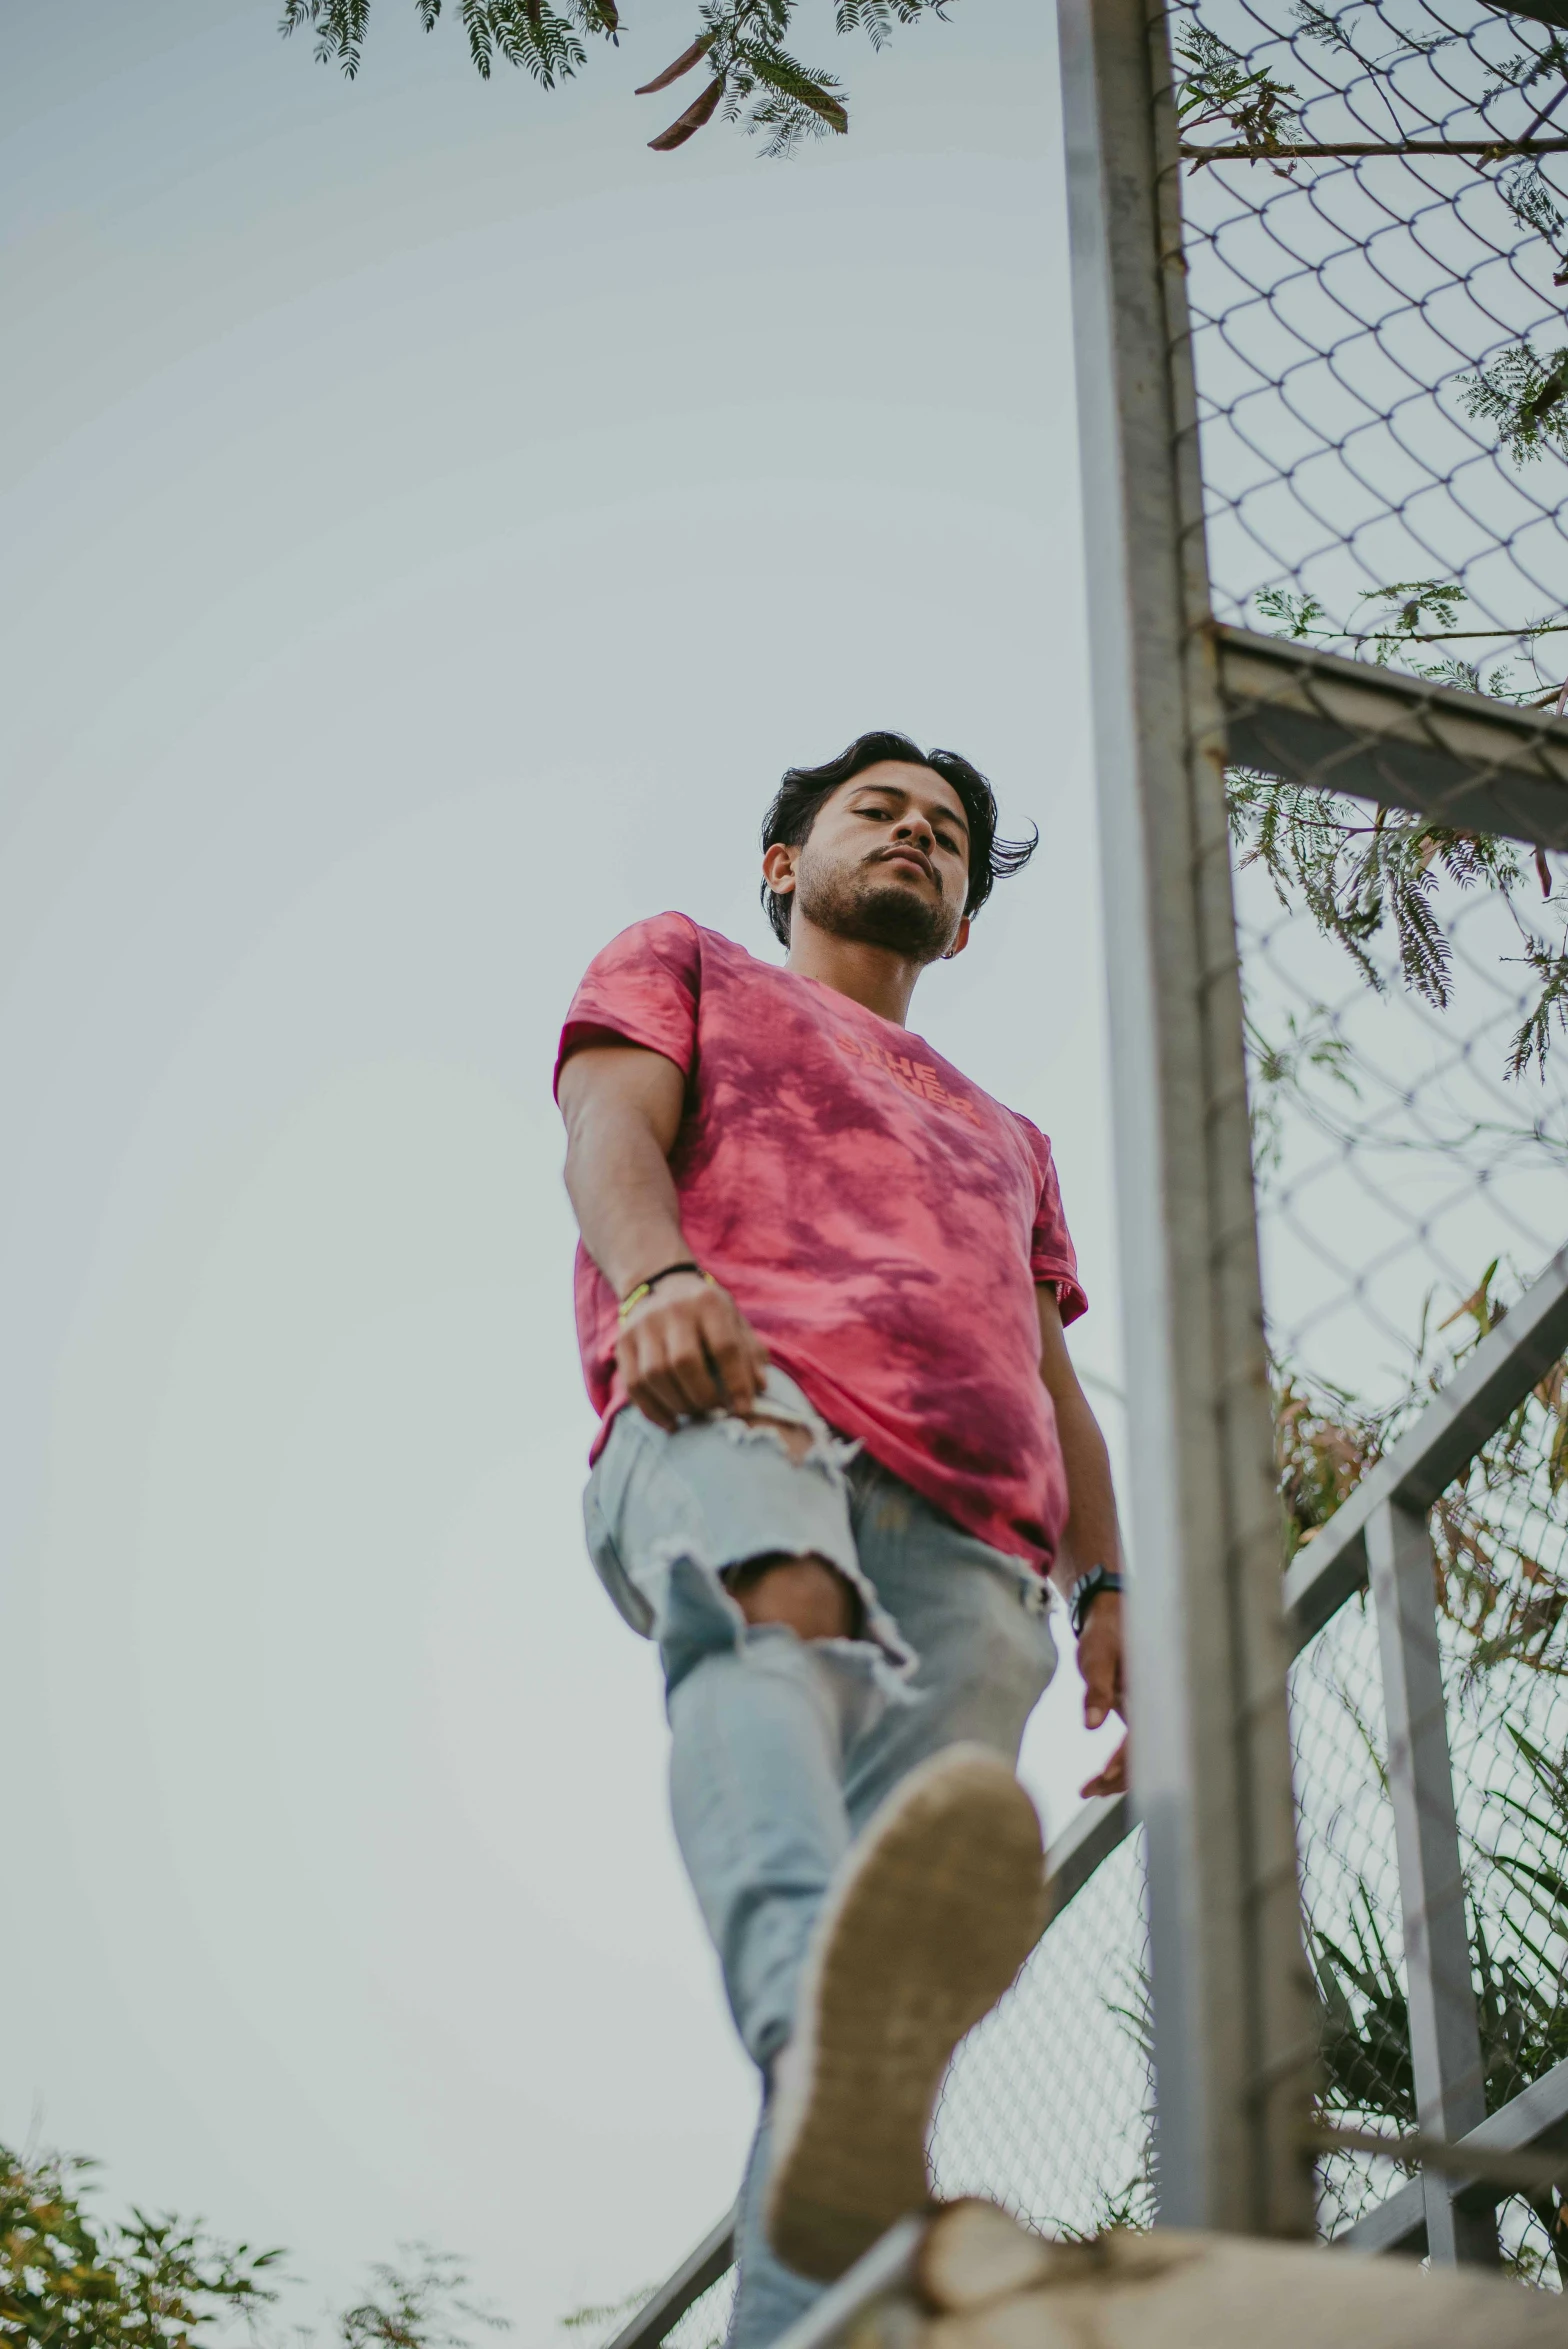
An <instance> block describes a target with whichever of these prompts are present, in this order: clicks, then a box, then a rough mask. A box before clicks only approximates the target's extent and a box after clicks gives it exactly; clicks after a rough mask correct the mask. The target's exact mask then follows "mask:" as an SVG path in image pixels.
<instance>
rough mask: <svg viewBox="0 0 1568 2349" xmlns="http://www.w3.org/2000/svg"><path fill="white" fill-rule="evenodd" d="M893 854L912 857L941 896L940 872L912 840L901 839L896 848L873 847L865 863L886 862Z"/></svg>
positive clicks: (877, 863)
mask: <svg viewBox="0 0 1568 2349" xmlns="http://www.w3.org/2000/svg"><path fill="white" fill-rule="evenodd" d="M893 856H912V857H914V858H915V860H916V862H917V863H918V864H919V865H920V867H921V869H922V870H923V871H924V873H925V876H926V879H927V880H928V881H930V882H933V883H934V884H935V887H936V893H937V895H938V897H940V896H941V894H942V876H941V874H940V873H939V872H938V871H937V869H936V867H935V865H934V864H933V863H932V862H931V859H930V858H929V857H928V856H927V854H926V852H925V850H924V849H923V848H917V847H916V846H915V844H914V842H913V841H912V840H905V841H901V842H900V843H899V844H898V846H897V847H896V848H874V849H873V850H872V852H871V854H870V855H869V856H868V857H867V858H866V863H867V864H868V865H880V864H886V862H887V860H888V858H889V857H893Z"/></svg>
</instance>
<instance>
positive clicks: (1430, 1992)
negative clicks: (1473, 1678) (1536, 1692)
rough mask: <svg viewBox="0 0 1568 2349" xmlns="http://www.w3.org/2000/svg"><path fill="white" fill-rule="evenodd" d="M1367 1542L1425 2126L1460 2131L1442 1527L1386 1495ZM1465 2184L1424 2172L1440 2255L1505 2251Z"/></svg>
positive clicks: (1470, 2043) (1477, 2042)
mask: <svg viewBox="0 0 1568 2349" xmlns="http://www.w3.org/2000/svg"><path fill="white" fill-rule="evenodd" d="M1366 1544H1367V1565H1368V1568H1369V1571H1370V1579H1371V1584H1372V1598H1373V1604H1374V1606H1375V1607H1376V1610H1377V1634H1378V1652H1379V1658H1380V1661H1381V1664H1382V1676H1383V1702H1384V1707H1385V1710H1386V1713H1387V1718H1388V1784H1389V1795H1390V1798H1391V1800H1392V1802H1393V1806H1394V1837H1395V1844H1396V1848H1397V1851H1398V1854H1399V1895H1400V1906H1401V1909H1402V1911H1403V1916H1404V1928H1405V1981H1406V1986H1407V1996H1408V2000H1409V2013H1410V2058H1411V2066H1412V2069H1413V2072H1414V2075H1415V2091H1416V2112H1417V2117H1418V2119H1419V2121H1420V2124H1421V2128H1422V2130H1423V2131H1424V2132H1425V2133H1426V2134H1428V2135H1429V2136H1433V2137H1445V2138H1450V2139H1452V2138H1455V2137H1462V2136H1464V2134H1465V2133H1466V2131H1467V2130H1470V2129H1474V2128H1476V2127H1478V2126H1479V2125H1480V2123H1481V2122H1482V2121H1483V2120H1485V2118H1486V2076H1485V2072H1484V2070H1483V2067H1482V2062H1481V2035H1480V2031H1479V2028H1478V2026H1477V2021H1476V2003H1475V1987H1474V1984H1473V1982H1472V1979H1471V1973H1470V1942H1469V1936H1468V1934H1467V1932H1466V1929H1465V1887H1464V1875H1463V1871H1462V1868H1461V1866H1460V1859H1459V1829H1458V1824H1457V1822H1456V1819H1455V1816H1454V1780H1453V1767H1452V1764H1451V1762H1450V1759H1449V1752H1448V1715H1447V1712H1446V1710H1445V1708H1444V1704H1443V1667H1442V1658H1441V1655H1440V1654H1439V1651H1438V1644H1437V1610H1436V1606H1435V1603H1434V1598H1433V1572H1432V1537H1431V1534H1430V1532H1429V1531H1428V1529H1427V1522H1426V1518H1425V1515H1424V1514H1421V1513H1418V1512H1416V1511H1413V1510H1409V1509H1401V1508H1400V1507H1399V1505H1398V1504H1397V1502H1394V1501H1384V1502H1383V1503H1382V1504H1381V1505H1380V1506H1379V1507H1378V1508H1376V1509H1375V1510H1374V1511H1373V1512H1372V1515H1371V1517H1370V1518H1369V1519H1368V1521H1367V1531H1366ZM1454 2183H1455V2181H1454V2180H1453V2179H1451V2178H1450V2179H1444V2178H1442V2177H1440V2176H1439V2175H1438V2174H1437V2172H1436V2171H1435V2170H1428V2171H1427V2172H1426V2174H1425V2177H1424V2179H1423V2194H1424V2199H1425V2203H1426V2239H1427V2250H1428V2252H1429V2254H1430V2256H1431V2257H1432V2258H1433V2259H1435V2260H1442V2261H1453V2260H1458V2259H1464V2260H1477V2261H1485V2260H1495V2259H1496V2257H1497V2222H1496V2219H1495V2218H1494V2217H1493V2214H1492V2212H1491V2211H1490V2210H1466V2209H1464V2208H1463V2207H1461V2206H1460V2205H1458V2204H1456V2203H1455V2202H1454V2200H1453V2199H1452V2188H1453V2186H1454Z"/></svg>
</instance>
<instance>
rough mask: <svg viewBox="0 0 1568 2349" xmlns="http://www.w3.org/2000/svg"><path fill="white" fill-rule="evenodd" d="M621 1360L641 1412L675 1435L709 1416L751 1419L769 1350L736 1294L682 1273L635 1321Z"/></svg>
mask: <svg viewBox="0 0 1568 2349" xmlns="http://www.w3.org/2000/svg"><path fill="white" fill-rule="evenodd" d="M615 1359H616V1362H617V1364H618V1366H619V1368H620V1373H621V1378H622V1380H623V1382H624V1384H625V1387H626V1392H627V1394H628V1395H629V1396H630V1397H631V1399H632V1401H633V1402H634V1403H635V1404H636V1406H637V1408H638V1410H639V1411H641V1412H642V1413H643V1415H644V1417H645V1418H648V1419H651V1420H652V1421H653V1424H654V1426H655V1427H662V1428H663V1429H664V1430H665V1432H666V1433H667V1434H671V1433H673V1432H674V1430H675V1428H676V1426H677V1425H678V1423H679V1422H680V1421H681V1420H682V1419H685V1418H692V1417H696V1416H700V1415H701V1414H702V1413H703V1412H706V1411H734V1412H737V1413H741V1414H744V1413H746V1412H749V1411H750V1409H751V1406H752V1404H753V1403H754V1402H755V1401H756V1399H757V1396H758V1394H759V1392H760V1391H761V1387H762V1379H763V1373H764V1372H765V1371H766V1369H767V1367H768V1349H767V1347H766V1346H765V1345H764V1344H763V1342H762V1340H761V1339H760V1338H759V1337H758V1335H757V1333H756V1331H755V1330H754V1329H753V1328H752V1326H751V1324H750V1322H749V1321H748V1320H747V1319H746V1316H745V1315H744V1314H743V1313H742V1311H741V1309H740V1307H739V1306H738V1305H737V1304H736V1302H735V1300H734V1298H733V1297H732V1296H731V1295H730V1293H729V1291H728V1289H721V1288H719V1287H718V1286H717V1285H716V1283H714V1282H712V1281H705V1280H703V1279H701V1278H700V1277H699V1276H698V1274H696V1273H694V1272H678V1273H673V1274H672V1275H671V1277H670V1278H669V1279H668V1280H664V1281H660V1283H659V1285H658V1287H657V1288H656V1289H655V1290H654V1291H653V1292H652V1294H651V1295H650V1296H647V1297H645V1298H644V1299H643V1301H642V1303H641V1304H640V1305H639V1306H638V1307H637V1308H636V1310H635V1311H634V1312H633V1313H632V1314H631V1315H630V1316H629V1317H628V1319H627V1321H626V1323H625V1325H624V1327H623V1328H622V1330H621V1334H620V1337H619V1339H618V1340H617V1341H616V1347H615Z"/></svg>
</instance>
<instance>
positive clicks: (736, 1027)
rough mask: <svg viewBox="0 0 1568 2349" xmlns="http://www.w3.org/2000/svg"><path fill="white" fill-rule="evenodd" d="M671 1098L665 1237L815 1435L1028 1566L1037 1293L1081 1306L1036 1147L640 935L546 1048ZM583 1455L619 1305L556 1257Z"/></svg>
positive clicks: (805, 993) (819, 989)
mask: <svg viewBox="0 0 1568 2349" xmlns="http://www.w3.org/2000/svg"><path fill="white" fill-rule="evenodd" d="M616 1042H625V1043H632V1044H642V1045H646V1046H647V1047H648V1048H649V1050H651V1051H654V1052H660V1053H662V1054H663V1055H664V1056H665V1058H666V1059H667V1060H672V1061H674V1063H675V1065H676V1067H677V1068H679V1069H680V1070H681V1071H682V1072H683V1074H684V1076H685V1078H686V1109H685V1115H684V1117H683V1119H682V1122H681V1128H680V1132H679V1134H678V1136H677V1137H676V1142H675V1147H674V1150H673V1151H672V1152H671V1155H670V1167H671V1171H672V1173H673V1175H674V1177H675V1187H676V1189H677V1191H678V1193H679V1194H680V1207H681V1228H682V1230H683V1231H684V1232H685V1234H686V1238H687V1241H688V1243H689V1245H690V1247H691V1250H692V1253H693V1255H694V1256H695V1257H696V1259H697V1261H698V1262H699V1263H700V1264H701V1265H703V1266H704V1267H705V1269H706V1270H707V1271H709V1272H711V1273H712V1274H713V1276H714V1278H715V1279H716V1280H719V1281H722V1282H723V1284H724V1286H725V1288H726V1289H728V1290H729V1291H730V1293H731V1295H732V1296H733V1297H734V1299H735V1301H736V1303H737V1304H738V1305H739V1306H740V1308H741V1310H742V1312H743V1313H744V1314H745V1315H746V1317H747V1319H748V1320H749V1321H750V1322H751V1324H752V1326H753V1327H754V1328H755V1329H756V1330H757V1332H758V1333H759V1335H760V1336H761V1337H762V1339H763V1341H764V1343H765V1344H766V1346H767V1348H768V1351H769V1353H770V1354H771V1356H772V1358H773V1360H774V1361H775V1362H777V1363H778V1364H779V1366H780V1367H781V1369H784V1370H787V1371H788V1372H789V1374H790V1376H791V1377H792V1378H794V1379H795V1380H797V1381H798V1383H799V1384H800V1386H801V1387H802V1388H803V1389H804V1390H805V1392H806V1394H807V1395H808V1396H809V1397H810V1399H811V1401H812V1403H813V1404H814V1405H815V1406H816V1408H817V1410H818V1411H820V1412H821V1414H822V1416H823V1418H824V1419H826V1420H828V1421H829V1422H830V1423H831V1424H832V1425H833V1426H834V1427H836V1428H839V1429H841V1430H842V1431H843V1432H844V1433H845V1434H847V1435H851V1436H858V1437H859V1438H860V1440H861V1441H862V1443H863V1444H864V1445H865V1447H866V1450H867V1451H868V1452H869V1453H870V1454H871V1456H872V1458H873V1459H875V1460H879V1461H880V1462H881V1463H882V1464H883V1466H884V1467H886V1468H890V1469H891V1470H892V1471H893V1473H894V1475H896V1476H900V1477H902V1478H903V1479H904V1481H905V1482H906V1483H907V1484H911V1485H913V1486H914V1488H915V1490H916V1491H917V1492H919V1493H923V1494H924V1495H925V1497H926V1499H927V1500H929V1501H933V1502H935V1504H936V1506H937V1507H938V1508H939V1509H942V1510H945V1511H946V1513H947V1515H948V1516H949V1517H951V1518H953V1519H955V1520H956V1522H957V1523H958V1524H959V1525H961V1526H963V1527H964V1528H965V1529H966V1530H967V1531H968V1532H970V1533H974V1534H977V1535H978V1536H979V1537H980V1539H981V1540H982V1541H985V1542H989V1543H990V1544H991V1545H992V1546H993V1547H994V1548H996V1549H999V1550H1006V1551H1008V1552H1010V1553H1011V1554H1012V1555H1014V1556H1016V1557H1021V1558H1027V1559H1029V1560H1031V1561H1032V1562H1033V1563H1034V1564H1036V1565H1038V1566H1040V1567H1042V1568H1044V1567H1046V1566H1048V1565H1049V1564H1050V1562H1051V1559H1052V1557H1053V1555H1054V1553H1055V1549H1056V1543H1057V1540H1058V1537H1059V1535H1060V1533H1061V1528H1062V1524H1063V1521H1064V1519H1065V1517H1066V1514H1067V1482H1066V1477H1065V1474H1064V1472H1063V1468H1062V1457H1061V1451H1060V1448H1059V1446H1058V1443H1057V1438H1056V1422H1055V1417H1054V1414H1053V1412H1052V1408H1051V1399H1050V1396H1049V1395H1048V1394H1047V1392H1046V1390H1045V1387H1044V1386H1043V1385H1042V1383H1041V1379H1040V1331H1039V1322H1038V1318H1037V1314H1036V1308H1035V1299H1034V1289H1035V1283H1036V1282H1048V1283H1050V1284H1051V1285H1052V1286H1053V1287H1054V1288H1055V1290H1056V1293H1057V1297H1058V1299H1059V1301H1060V1304H1061V1313H1062V1319H1063V1320H1064V1321H1071V1320H1073V1319H1075V1318H1076V1316H1077V1315H1078V1314H1080V1313H1082V1311H1083V1310H1084V1306H1085V1303H1086V1299H1085V1297H1084V1293H1083V1290H1082V1289H1081V1288H1080V1286H1079V1284H1078V1271H1077V1262H1076V1259H1075V1258H1074V1255H1073V1246H1072V1242H1071V1240H1070V1239H1069V1238H1068V1236H1067V1225H1066V1223H1065V1221H1064V1220H1063V1216H1062V1204H1061V1196H1060V1193H1059V1191H1058V1189H1057V1183H1056V1173H1055V1169H1054V1167H1053V1166H1052V1163H1051V1147H1050V1144H1049V1143H1048V1142H1047V1141H1046V1139H1045V1136H1044V1135H1043V1134H1041V1133H1039V1132H1038V1131H1037V1130H1036V1128H1035V1127H1034V1126H1032V1125H1031V1124H1030V1123H1029V1121H1028V1119H1027V1118H1024V1117H1020V1116H1018V1115H1017V1114H1016V1112H1015V1111H1013V1110H1010V1109H1004V1108H1003V1107H1002V1106H1001V1104H1000V1103H999V1102H996V1101H993V1100H992V1099H991V1096H990V1095H989V1094H988V1093H983V1092H982V1091H981V1089H980V1087H979V1086H978V1085H974V1084H971V1083H970V1081H969V1079H968V1078H967V1077H965V1076H963V1075H961V1074H960V1073H959V1071H958V1070H957V1069H955V1068H953V1067H952V1066H950V1064H949V1063H948V1062H947V1061H945V1060H943V1059H942V1058H941V1056H940V1055H939V1054H938V1053H936V1052H933V1051H932V1049H931V1047H930V1045H929V1044H925V1043H923V1042H922V1041H921V1039H920V1038H919V1037H918V1036H912V1035H911V1034H910V1033H909V1031H908V1030H907V1029H906V1028H899V1027H895V1026H894V1025H893V1024H892V1022H891V1021H889V1020H885V1019H882V1018H881V1017H880V1016H879V1015H878V1014H877V1013H876V1012H874V1011H866V1010H865V1009H863V1007H862V1006H861V1005H860V1004H858V1003H854V1002H851V1001H850V999H849V997H848V996H845V995H839V994H837V993H836V992H835V991H834V990H833V989H832V988H831V987H825V986H823V985H822V984H821V983H820V982H819V981H817V980H815V979H805V978H801V977H799V976H798V975H797V974H796V973H795V972H793V971H787V970H781V969H780V968H778V966H777V965H775V964H773V963H765V962H758V961H757V960H756V958H755V957H754V956H752V955H750V954H748V953H747V952H746V951H745V949H744V948H743V947H740V946H735V945H733V944H732V943H731V942H730V940H729V939H728V938H721V937H720V936H719V935H718V934H717V932H716V931H713V930H703V929H699V928H698V926H697V924H696V923H695V922H692V921H688V920H687V918H686V916H685V915H684V914H674V913H666V914H658V915H656V916H655V917H654V918H653V919H652V920H650V921H645V922H637V923H635V924H634V925H633V927H632V928H631V929H629V930H625V931H623V932H622V933H621V935H620V937H619V938H616V939H613V940H612V941H611V943H610V944H609V945H608V946H607V947H606V948H605V949H604V951H603V953H602V954H599V955H596V956H595V957H594V960H593V962H592V963H591V964H590V965H589V968H588V972H587V975H586V977H585V978H584V980H583V983H582V985H581V986H580V987H579V988H578V990H577V993H576V995H575V996H574V997H573V999H572V1005H571V1009H570V1011H569V1012H568V1014H567V1018H566V1026H565V1028H564V1030H563V1031H562V1035H561V1049H560V1059H559V1061H558V1062H557V1076H559V1071H560V1065H561V1063H562V1062H564V1061H565V1060H566V1059H567V1057H568V1055H569V1054H571V1053H572V1052H573V1051H575V1050H576V1049H577V1048H578V1047H579V1046H580V1045H584V1044H605V1043H616ZM577 1331H578V1340H579V1343H580V1345H581V1348H582V1358H583V1372H584V1376H585V1377H586V1379H587V1382H588V1392H589V1395H590V1397H591V1398H592V1401H593V1404H594V1408H595V1409H596V1410H597V1411H598V1412H599V1413H600V1414H601V1425H600V1430H599V1436H598V1439H597V1441H596V1443H595V1445H594V1452H595V1455H597V1452H598V1450H599V1447H600V1445H602V1443H603V1441H604V1438H605V1435H606V1433H607V1432H608V1429H609V1425H610V1422H611V1420H612V1419H613V1418H614V1416H615V1413H616V1412H617V1411H618V1410H619V1409H620V1407H621V1405H622V1404H623V1403H624V1402H625V1400H626V1396H625V1391H624V1389H623V1388H622V1386H621V1384H620V1381H619V1379H618V1377H617V1375H616V1370H615V1341H616V1335H617V1322H616V1299H615V1295H614V1293H613V1291H612V1290H611V1288H610V1286H609V1284H608V1282H607V1281H606V1280H605V1279H604V1277H603V1275H602V1274H601V1273H600V1272H599V1270H598V1268H597V1266H596V1265H595V1264H594V1263H593V1261H592V1259H591V1258H590V1257H589V1256H588V1255H587V1254H586V1252H585V1251H584V1250H583V1249H581V1248H579V1250H578V1253H577Z"/></svg>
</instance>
